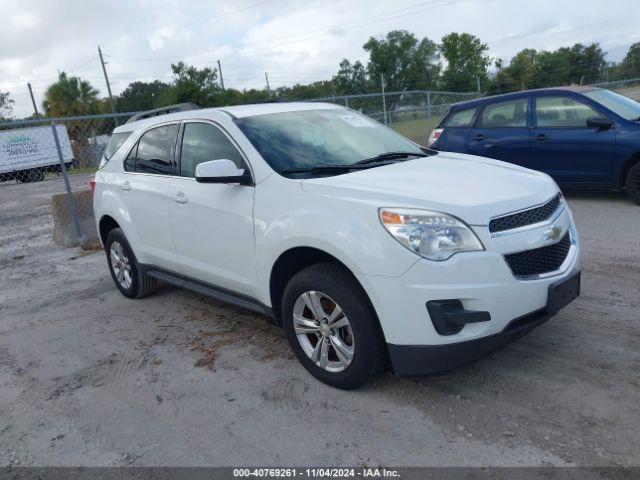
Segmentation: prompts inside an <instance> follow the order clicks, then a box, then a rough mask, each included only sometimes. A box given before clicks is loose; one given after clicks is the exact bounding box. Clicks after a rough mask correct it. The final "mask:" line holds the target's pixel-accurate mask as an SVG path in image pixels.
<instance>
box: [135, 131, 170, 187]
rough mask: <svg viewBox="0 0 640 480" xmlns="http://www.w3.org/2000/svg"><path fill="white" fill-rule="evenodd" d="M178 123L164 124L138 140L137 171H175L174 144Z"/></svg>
mask: <svg viewBox="0 0 640 480" xmlns="http://www.w3.org/2000/svg"><path fill="white" fill-rule="evenodd" d="M177 134H178V125H177V124H175V125H164V126H162V127H157V128H154V129H152V130H149V131H148V132H147V133H145V134H144V135H143V136H142V137H141V138H140V140H139V142H138V152H137V154H136V166H135V171H136V172H139V173H155V174H160V175H171V174H172V173H173V168H172V160H173V146H174V144H175V141H176V135H177Z"/></svg>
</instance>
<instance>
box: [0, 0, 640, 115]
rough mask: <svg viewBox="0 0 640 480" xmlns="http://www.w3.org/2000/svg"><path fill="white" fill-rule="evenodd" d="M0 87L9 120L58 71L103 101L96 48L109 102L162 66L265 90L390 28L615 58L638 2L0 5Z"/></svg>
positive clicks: (328, 63)
mask: <svg viewBox="0 0 640 480" xmlns="http://www.w3.org/2000/svg"><path fill="white" fill-rule="evenodd" d="M0 11H2V12H3V17H4V22H3V28H2V29H1V30H0V91H9V92H10V93H11V95H12V98H13V99H14V101H15V105H14V116H16V117H21V116H24V115H30V114H31V113H33V109H32V106H31V101H30V98H29V94H28V90H27V82H30V83H31V84H32V86H33V90H34V94H35V97H36V102H37V103H38V108H41V103H42V100H43V96H44V92H45V90H46V87H47V86H48V85H50V84H51V83H53V82H55V80H56V79H57V75H58V72H59V71H65V72H67V73H68V74H70V75H74V76H79V77H81V78H82V79H85V80H88V81H89V82H91V84H92V85H93V86H94V87H95V88H97V89H98V90H99V91H100V94H101V95H102V96H106V86H105V81H104V77H103V75H102V70H101V67H100V62H99V59H98V51H97V48H98V45H99V46H100V47H101V48H102V51H103V53H104V54H105V61H106V62H107V65H106V68H107V71H108V74H109V77H110V80H111V87H112V90H113V93H114V94H117V93H119V92H121V91H122V90H123V89H124V88H126V86H127V84H128V83H130V82H132V81H135V80H142V81H151V80H155V79H160V80H164V81H170V80H171V70H170V64H171V62H176V61H178V60H184V61H185V62H187V63H189V64H193V65H196V66H198V67H205V66H213V67H215V66H216V62H217V60H220V61H221V63H222V73H223V77H224V83H225V86H226V87H233V88H239V89H243V88H264V87H265V75H264V74H265V72H268V74H269V81H270V86H271V88H277V87H279V86H281V85H292V84H295V83H309V82H311V81H314V80H320V79H330V78H331V76H332V75H333V74H334V73H335V72H336V71H337V69H338V63H339V62H340V60H341V59H343V58H349V59H351V60H361V61H364V62H365V63H366V59H367V55H366V52H364V51H363V50H362V45H363V44H364V43H365V42H366V41H367V39H368V38H369V37H370V36H381V35H384V34H386V32H388V31H390V30H395V29H404V30H408V31H410V32H413V33H414V34H415V35H416V36H417V37H419V38H423V37H428V38H431V39H432V40H434V41H436V42H438V41H439V40H440V39H441V38H442V36H443V35H446V34H447V33H450V32H453V31H456V32H468V33H472V34H474V35H476V36H478V37H479V38H480V39H481V40H482V41H483V42H485V43H487V44H488V46H489V55H490V56H491V57H492V58H494V59H495V58H502V59H505V60H508V59H510V58H511V57H512V56H513V55H514V54H515V53H516V52H518V51H519V50H522V49H523V48H535V49H538V50H544V49H556V48H559V47H561V46H570V45H573V44H574V43H577V42H582V43H591V42H599V43H600V45H601V47H602V49H603V50H604V51H606V52H608V56H607V59H608V60H610V61H620V60H621V59H622V58H623V57H624V55H625V53H626V52H627V50H628V48H629V46H630V45H631V44H632V43H634V42H638V41H640V29H639V28H638V25H640V8H638V0H607V1H606V2H605V1H602V0H393V1H375V0H297V1H296V0H262V1H260V0H237V1H231V0H126V1H125V0H111V1H109V0H101V1H94V0H83V1H82V0H0Z"/></svg>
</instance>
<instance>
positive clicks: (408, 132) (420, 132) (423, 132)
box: [389, 117, 440, 145]
mask: <svg viewBox="0 0 640 480" xmlns="http://www.w3.org/2000/svg"><path fill="white" fill-rule="evenodd" d="M439 122H440V117H433V118H432V119H431V122H429V120H428V119H426V118H417V119H415V120H402V121H399V122H393V123H390V124H389V126H390V127H391V128H393V129H394V130H395V131H396V132H398V133H400V134H402V135H404V136H405V137H407V138H410V139H411V140H413V141H414V142H416V143H419V144H420V145H426V143H427V136H428V135H429V133H430V132H431V130H432V129H434V128H435V127H436V126H437V125H438V123H439Z"/></svg>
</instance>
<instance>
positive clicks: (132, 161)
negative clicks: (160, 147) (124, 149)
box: [123, 143, 138, 172]
mask: <svg viewBox="0 0 640 480" xmlns="http://www.w3.org/2000/svg"><path fill="white" fill-rule="evenodd" d="M137 152H138V144H137V143H136V144H135V145H134V146H133V148H132V149H131V151H130V152H129V155H127V158H126V159H125V161H124V164H123V167H124V171H125V172H135V169H136V153H137Z"/></svg>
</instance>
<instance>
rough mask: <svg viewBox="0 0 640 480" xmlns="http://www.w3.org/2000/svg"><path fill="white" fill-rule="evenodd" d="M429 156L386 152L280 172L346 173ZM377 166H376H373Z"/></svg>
mask: <svg viewBox="0 0 640 480" xmlns="http://www.w3.org/2000/svg"><path fill="white" fill-rule="evenodd" d="M428 156H429V155H428V154H426V153H421V152H387V153H382V154H380V155H376V156H375V157H371V158H365V159H364V160H360V161H359V162H355V163H350V164H347V165H318V166H315V167H306V168H288V169H286V170H282V172H281V173H331V172H348V171H351V170H364V169H367V168H373V167H379V166H382V165H387V164H390V163H393V160H400V159H403V158H408V157H428ZM375 164H377V165H375Z"/></svg>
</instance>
